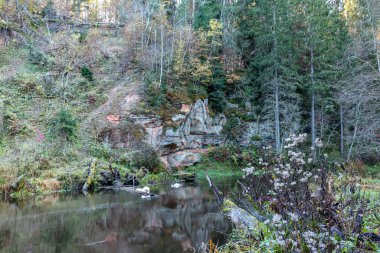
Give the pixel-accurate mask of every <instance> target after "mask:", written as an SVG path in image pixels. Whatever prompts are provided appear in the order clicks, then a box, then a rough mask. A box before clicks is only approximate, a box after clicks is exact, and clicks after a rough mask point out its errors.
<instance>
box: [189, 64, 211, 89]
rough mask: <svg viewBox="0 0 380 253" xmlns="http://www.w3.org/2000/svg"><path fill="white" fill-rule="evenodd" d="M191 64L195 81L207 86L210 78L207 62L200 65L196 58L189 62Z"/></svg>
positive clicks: (209, 68)
mask: <svg viewBox="0 0 380 253" xmlns="http://www.w3.org/2000/svg"><path fill="white" fill-rule="evenodd" d="M191 64H192V67H193V77H194V79H195V81H197V82H201V83H203V84H205V85H207V84H209V83H210V82H211V76H212V71H211V63H210V62H209V61H208V60H207V61H205V62H203V63H202V62H201V61H200V60H199V59H198V58H195V59H193V60H192V61H191Z"/></svg>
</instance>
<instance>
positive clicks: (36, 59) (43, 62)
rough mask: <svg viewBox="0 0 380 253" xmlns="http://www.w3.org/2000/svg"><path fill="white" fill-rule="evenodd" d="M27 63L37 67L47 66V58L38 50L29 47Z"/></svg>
mask: <svg viewBox="0 0 380 253" xmlns="http://www.w3.org/2000/svg"><path fill="white" fill-rule="evenodd" d="M29 61H30V63H32V64H35V65H39V66H47V65H48V64H49V59H48V57H47V56H46V55H45V54H44V53H43V52H41V51H39V50H38V49H36V48H34V47H29Z"/></svg>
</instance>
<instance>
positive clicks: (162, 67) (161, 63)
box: [158, 24, 164, 87]
mask: <svg viewBox="0 0 380 253" xmlns="http://www.w3.org/2000/svg"><path fill="white" fill-rule="evenodd" d="M160 68H161V70H160V82H159V84H158V87H161V84H162V76H163V73H164V25H163V24H161V61H160Z"/></svg>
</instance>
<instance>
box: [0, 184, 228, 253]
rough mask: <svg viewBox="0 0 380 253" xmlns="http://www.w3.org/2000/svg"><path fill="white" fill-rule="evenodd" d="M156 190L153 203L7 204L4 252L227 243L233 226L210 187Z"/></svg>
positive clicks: (1, 237) (54, 200)
mask: <svg viewBox="0 0 380 253" xmlns="http://www.w3.org/2000/svg"><path fill="white" fill-rule="evenodd" d="M152 191H153V192H154V193H156V194H157V195H158V196H157V197H154V198H152V199H142V198H141V197H140V196H138V195H135V194H133V193H129V192H125V191H114V190H108V191H103V192H100V193H97V194H92V195H87V196H84V195H78V194H76V195H67V194H53V195H48V196H43V197H39V198H34V199H30V200H27V201H18V202H1V203H0V252H15V253H16V252H17V253H19V252H21V253H27V252H28V253H44V252H46V253H53V252H57V253H58V252H62V253H76V252H88V253H90V252H91V253H95V252H112V253H117V252H123V253H145V252H150V253H154V252H157V253H180V252H193V250H194V249H197V250H199V249H201V248H202V247H204V245H205V243H207V242H208V241H209V240H210V239H211V240H212V241H213V242H214V243H215V244H219V245H220V244H223V243H224V242H225V240H226V238H227V235H228V233H229V232H230V230H231V225H230V223H229V222H228V221H227V220H226V219H225V218H224V217H223V216H222V215H220V214H219V213H218V211H219V210H218V204H217V203H216V200H215V198H214V196H213V194H212V192H211V191H210V190H209V189H208V187H207V185H197V186H185V187H182V188H178V189H171V188H170V187H169V186H160V187H156V188H153V189H152Z"/></svg>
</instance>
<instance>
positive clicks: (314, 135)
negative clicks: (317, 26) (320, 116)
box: [310, 48, 316, 147]
mask: <svg viewBox="0 0 380 253" xmlns="http://www.w3.org/2000/svg"><path fill="white" fill-rule="evenodd" d="M310 79H311V142H312V144H311V146H312V147H315V139H316V133H315V131H316V130H315V129H316V126H315V80H314V50H313V48H310Z"/></svg>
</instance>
